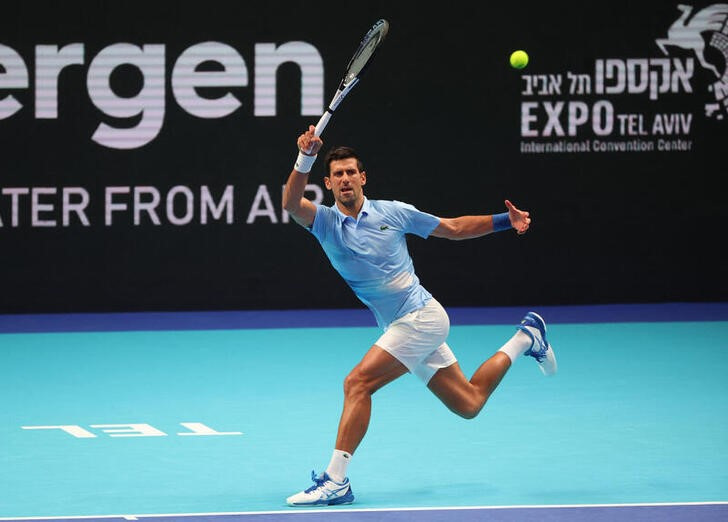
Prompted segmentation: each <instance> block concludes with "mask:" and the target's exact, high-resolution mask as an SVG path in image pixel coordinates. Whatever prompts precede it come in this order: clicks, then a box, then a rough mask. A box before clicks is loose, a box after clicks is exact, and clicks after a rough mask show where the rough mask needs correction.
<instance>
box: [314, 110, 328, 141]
mask: <svg viewBox="0 0 728 522" xmlns="http://www.w3.org/2000/svg"><path fill="white" fill-rule="evenodd" d="M330 119H331V113H330V112H329V111H326V112H324V113H323V115H322V116H321V119H319V121H318V123H317V124H316V130H315V131H314V132H313V134H314V136H321V133H322V132H323V131H324V129H325V128H326V125H328V123H329V120H330Z"/></svg>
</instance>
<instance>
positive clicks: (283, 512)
mask: <svg viewBox="0 0 728 522" xmlns="http://www.w3.org/2000/svg"><path fill="white" fill-rule="evenodd" d="M676 506H685V507H690V506H728V501H722V500H718V501H709V502H635V503H626V504H526V505H514V506H448V507H436V506H432V507H401V508H360V509H355V508H333V509H332V508H323V509H312V508H290V509H287V510H276V511H230V512H210V513H165V514H163V513H148V514H145V515H129V514H127V515H79V516H53V517H17V518H16V517H0V521H10V520H12V521H16V520H89V519H92V520H97V519H117V518H121V519H124V520H139V519H140V518H165V517H222V516H245V515H303V514H311V513H367V512H395V511H465V510H471V511H473V510H500V509H572V508H573V509H585V508H622V507H658V508H659V507H676Z"/></svg>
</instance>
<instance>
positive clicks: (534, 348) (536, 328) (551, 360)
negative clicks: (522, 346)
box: [517, 312, 557, 375]
mask: <svg viewBox="0 0 728 522" xmlns="http://www.w3.org/2000/svg"><path fill="white" fill-rule="evenodd" d="M517 328H518V329H519V330H521V331H522V332H524V333H525V334H526V335H528V336H529V337H530V338H531V347H530V348H529V349H528V350H526V353H524V354H523V355H527V356H530V357H533V358H534V359H536V362H538V366H539V368H541V371H542V372H543V374H544V375H553V374H555V373H556V369H557V366H556V355H554V350H553V348H551V345H550V344H549V342H548V341H547V340H546V322H545V321H544V320H543V318H542V317H541V316H540V315H538V314H537V313H536V312H528V313H527V314H526V315H525V316H524V317H523V319H521V324H520V325H519V326H518V327H517Z"/></svg>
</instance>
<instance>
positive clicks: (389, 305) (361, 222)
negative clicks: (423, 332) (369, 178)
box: [309, 198, 440, 328]
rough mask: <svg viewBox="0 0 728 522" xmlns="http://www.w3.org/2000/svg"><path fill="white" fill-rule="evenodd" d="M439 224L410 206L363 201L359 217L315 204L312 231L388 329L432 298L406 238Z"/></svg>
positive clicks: (422, 235)
mask: <svg viewBox="0 0 728 522" xmlns="http://www.w3.org/2000/svg"><path fill="white" fill-rule="evenodd" d="M439 224H440V218H438V217H436V216H433V215H432V214H428V213H426V212H421V211H419V210H417V209H416V208H415V207H414V206H412V205H410V204H408V203H402V202H400V201H382V200H369V199H366V198H365V199H364V205H363V206H362V208H361V211H360V212H359V218H358V219H354V218H352V217H351V216H347V215H345V214H344V213H343V212H341V211H340V210H339V209H338V207H337V206H336V204H335V203H334V205H332V206H330V207H326V206H322V205H316V216H315V218H314V221H313V225H311V227H310V228H309V230H310V231H311V233H312V234H313V235H314V236H315V237H316V239H318V241H319V243H320V244H321V246H322V247H323V249H324V252H326V255H327V256H328V258H329V261H331V264H332V265H333V267H334V268H335V269H336V270H337V271H338V272H339V274H341V277H343V278H344V280H345V281H346V282H347V284H348V285H349V286H350V287H351V289H352V290H353V291H354V293H355V294H356V296H357V297H358V298H359V299H360V300H361V302H363V303H364V304H365V305H366V306H367V307H369V309H370V310H371V311H372V312H373V313H374V317H375V318H376V320H377V324H378V325H379V326H380V327H381V328H386V327H387V325H389V323H391V322H392V321H394V320H396V319H398V318H400V317H402V316H403V315H405V314H408V313H410V312H412V311H414V310H417V309H418V308H421V307H422V306H423V305H424V304H425V303H426V302H427V300H429V299H430V298H431V297H432V295H431V294H430V293H429V292H428V291H427V290H425V288H424V287H422V285H421V284H420V280H419V278H418V277H417V275H416V274H415V269H414V265H413V264H412V258H411V257H410V255H409V251H408V250H407V241H406V238H405V234H416V235H418V236H420V237H422V238H427V236H429V235H430V234H431V233H432V231H433V230H435V228H436V227H437V226H438V225H439Z"/></svg>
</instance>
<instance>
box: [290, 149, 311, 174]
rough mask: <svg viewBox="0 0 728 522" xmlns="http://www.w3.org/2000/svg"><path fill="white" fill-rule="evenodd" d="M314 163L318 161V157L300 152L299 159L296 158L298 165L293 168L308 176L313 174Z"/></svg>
mask: <svg viewBox="0 0 728 522" xmlns="http://www.w3.org/2000/svg"><path fill="white" fill-rule="evenodd" d="M314 161H316V156H309V155H308V154H304V153H303V152H299V153H298V157H297V158H296V164H295V165H294V166H293V168H294V169H296V170H297V171H298V172H300V173H301V174H308V173H309V172H311V167H312V166H313V162H314Z"/></svg>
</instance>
